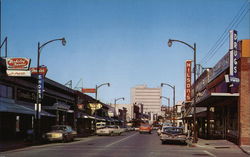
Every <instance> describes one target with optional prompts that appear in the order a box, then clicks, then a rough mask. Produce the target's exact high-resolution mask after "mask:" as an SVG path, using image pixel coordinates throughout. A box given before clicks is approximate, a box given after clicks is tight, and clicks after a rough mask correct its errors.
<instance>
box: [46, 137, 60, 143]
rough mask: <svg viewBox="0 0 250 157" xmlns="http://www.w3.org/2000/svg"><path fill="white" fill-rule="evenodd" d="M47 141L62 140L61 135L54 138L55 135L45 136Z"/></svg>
mask: <svg viewBox="0 0 250 157" xmlns="http://www.w3.org/2000/svg"><path fill="white" fill-rule="evenodd" d="M46 139H47V140H48V141H51V142H52V141H62V140H63V137H57V138H55V137H47V138H46Z"/></svg>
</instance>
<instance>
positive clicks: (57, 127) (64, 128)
mask: <svg viewBox="0 0 250 157" xmlns="http://www.w3.org/2000/svg"><path fill="white" fill-rule="evenodd" d="M51 130H66V126H52V127H51Z"/></svg>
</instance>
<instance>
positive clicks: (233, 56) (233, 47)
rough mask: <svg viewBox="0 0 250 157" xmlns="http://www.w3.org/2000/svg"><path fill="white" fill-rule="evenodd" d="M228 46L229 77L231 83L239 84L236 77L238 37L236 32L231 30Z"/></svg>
mask: <svg viewBox="0 0 250 157" xmlns="http://www.w3.org/2000/svg"><path fill="white" fill-rule="evenodd" d="M229 33H230V44H229V50H230V70H229V75H230V78H231V80H233V81H231V82H239V79H238V78H237V77H238V69H237V66H238V59H239V52H238V41H237V40H238V35H237V31H236V30H231V31H230V32H229Z"/></svg>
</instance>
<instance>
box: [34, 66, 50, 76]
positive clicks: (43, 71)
mask: <svg viewBox="0 0 250 157" xmlns="http://www.w3.org/2000/svg"><path fill="white" fill-rule="evenodd" d="M30 71H31V74H33V75H35V74H38V73H39V74H42V75H43V76H45V75H46V74H47V72H48V69H47V67H46V66H42V67H40V68H39V72H37V68H30Z"/></svg>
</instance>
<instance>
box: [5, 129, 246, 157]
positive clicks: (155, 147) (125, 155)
mask: <svg viewBox="0 0 250 157" xmlns="http://www.w3.org/2000/svg"><path fill="white" fill-rule="evenodd" d="M68 156H69V157H168V156H169V157H191V156H192V157H204V156H205V157H225V156H227V157H238V156H240V157H245V156H248V155H246V154H245V153H243V152H242V151H241V150H240V149H206V148H199V147H189V146H187V145H183V144H178V143H174V144H164V145H162V144H161V141H160V140H159V137H158V136H157V134H156V133H153V134H139V133H138V132H128V133H124V134H123V135H121V136H112V137H108V136H93V137H88V138H82V139H79V140H76V141H75V142H70V143H51V144H46V145H42V146H32V147H28V148H24V149H18V150H14V151H8V152H2V153H0V157H68Z"/></svg>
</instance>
